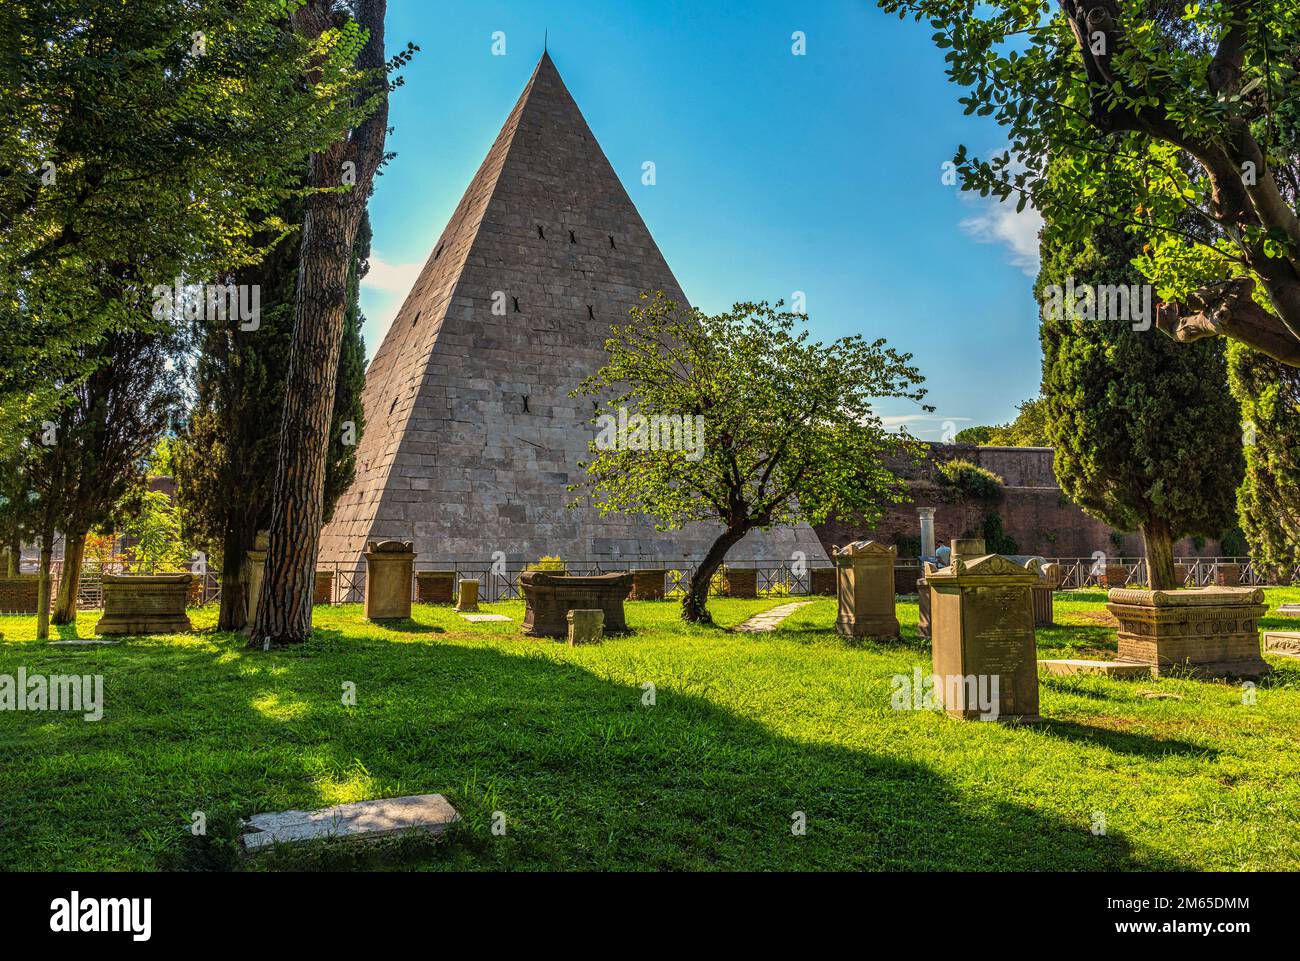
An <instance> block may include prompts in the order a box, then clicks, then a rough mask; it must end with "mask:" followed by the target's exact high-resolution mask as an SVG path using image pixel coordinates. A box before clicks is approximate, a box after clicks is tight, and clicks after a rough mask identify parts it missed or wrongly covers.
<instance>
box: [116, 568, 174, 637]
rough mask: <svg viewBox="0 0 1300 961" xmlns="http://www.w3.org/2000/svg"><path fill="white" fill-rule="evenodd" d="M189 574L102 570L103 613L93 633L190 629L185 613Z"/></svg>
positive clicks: (159, 631)
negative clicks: (122, 572) (119, 572)
mask: <svg viewBox="0 0 1300 961" xmlns="http://www.w3.org/2000/svg"><path fill="white" fill-rule="evenodd" d="M193 582H194V575H193V574H148V575H141V574H105V575H104V576H103V585H104V616H103V617H101V618H100V619H99V623H98V624H96V625H95V633H96V634H102V635H113V634H177V633H180V632H182V631H189V630H192V629H193V625H192V624H190V619H189V617H188V616H187V615H186V613H185V602H186V601H187V600H188V599H189V593H190V585H191V584H192V583H193Z"/></svg>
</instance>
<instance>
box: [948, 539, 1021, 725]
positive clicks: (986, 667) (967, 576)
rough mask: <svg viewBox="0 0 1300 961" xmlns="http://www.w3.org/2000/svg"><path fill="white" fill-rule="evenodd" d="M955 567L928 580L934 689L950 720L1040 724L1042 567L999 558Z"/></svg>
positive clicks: (957, 559)
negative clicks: (1038, 596)
mask: <svg viewBox="0 0 1300 961" xmlns="http://www.w3.org/2000/svg"><path fill="white" fill-rule="evenodd" d="M953 557H954V560H953V562H952V564H951V565H949V566H948V567H945V568H943V569H941V570H937V571H931V572H929V573H928V574H927V575H926V581H927V582H929V584H930V590H931V595H930V602H931V606H932V609H931V612H930V618H931V620H930V631H931V638H932V640H931V649H932V651H933V654H932V663H933V667H934V686H935V693H936V695H937V696H938V697H939V698H940V699H941V700H942V701H943V704H944V710H945V711H946V712H947V713H948V714H949V715H951V716H952V717H962V718H968V719H986V720H999V721H1032V720H1037V719H1038V653H1037V649H1036V647H1035V643H1034V603H1033V597H1032V591H1033V588H1034V585H1035V584H1037V583H1038V580H1039V570H1038V562H1037V561H1036V560H1031V561H1029V563H1028V565H1027V566H1025V567H1021V566H1020V565H1019V564H1017V563H1015V562H1014V561H1012V560H1011V559H1010V558H1007V557H1002V556H1001V555H998V554H989V555H986V556H983V557H976V558H973V559H971V560H970V561H969V562H968V561H967V560H965V559H964V557H965V555H964V554H963V552H962V549H961V547H960V546H959V545H958V544H956V543H954V544H953Z"/></svg>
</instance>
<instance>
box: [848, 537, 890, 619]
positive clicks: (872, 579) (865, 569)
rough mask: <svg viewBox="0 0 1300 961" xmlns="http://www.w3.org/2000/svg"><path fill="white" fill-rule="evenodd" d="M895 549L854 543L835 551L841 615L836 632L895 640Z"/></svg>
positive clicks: (865, 543)
mask: <svg viewBox="0 0 1300 961" xmlns="http://www.w3.org/2000/svg"><path fill="white" fill-rule="evenodd" d="M897 559H898V548H897V547H893V546H888V547H887V546H885V545H884V544H881V543H880V542H879V541H856V542H854V543H852V544H850V545H848V546H847V547H842V548H840V549H839V550H837V551H836V552H835V567H836V569H837V570H838V577H837V579H836V583H837V588H838V594H839V602H840V615H839V618H838V619H837V620H836V621H835V630H837V631H838V632H839V633H840V634H842V635H843V636H845V637H890V638H897V637H898V636H899V631H898V618H897V617H896V616H895V615H894V561H896V560H897Z"/></svg>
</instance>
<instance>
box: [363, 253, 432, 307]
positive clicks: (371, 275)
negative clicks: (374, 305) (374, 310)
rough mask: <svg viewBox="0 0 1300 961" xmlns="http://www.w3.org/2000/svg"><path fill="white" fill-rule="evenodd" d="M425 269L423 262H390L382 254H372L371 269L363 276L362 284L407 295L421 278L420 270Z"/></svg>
mask: <svg viewBox="0 0 1300 961" xmlns="http://www.w3.org/2000/svg"><path fill="white" fill-rule="evenodd" d="M423 269H424V264H423V263H415V264H390V263H389V262H388V261H386V260H384V258H383V256H382V255H380V254H377V253H376V254H372V255H371V257H370V271H369V272H368V273H367V274H366V276H365V277H364V278H362V280H361V286H362V287H369V288H371V289H373V290H376V291H380V292H382V293H386V294H401V295H402V296H403V297H405V296H406V295H407V294H408V293H409V292H410V290H411V288H412V287H414V286H415V282H416V281H417V280H419V279H420V271H421V270H423Z"/></svg>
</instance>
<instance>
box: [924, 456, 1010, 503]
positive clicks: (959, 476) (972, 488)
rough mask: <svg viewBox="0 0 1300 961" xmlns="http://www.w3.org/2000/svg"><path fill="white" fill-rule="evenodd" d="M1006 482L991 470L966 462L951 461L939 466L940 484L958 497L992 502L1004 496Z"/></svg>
mask: <svg viewBox="0 0 1300 961" xmlns="http://www.w3.org/2000/svg"><path fill="white" fill-rule="evenodd" d="M1004 483H1005V482H1004V481H1003V480H1002V478H1001V477H999V476H998V475H997V474H995V473H993V472H992V471H991V470H985V469H984V468H983V467H980V466H979V465H978V464H972V463H971V462H970V461H966V460H950V461H946V462H945V463H943V464H940V465H939V484H940V486H942V487H946V488H948V489H949V490H951V491H953V492H955V493H956V494H957V495H958V496H960V497H964V498H970V499H972V500H979V501H992V500H996V499H997V498H999V497H1001V496H1002V487H1003V484H1004Z"/></svg>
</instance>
